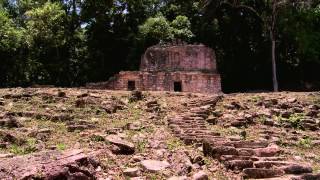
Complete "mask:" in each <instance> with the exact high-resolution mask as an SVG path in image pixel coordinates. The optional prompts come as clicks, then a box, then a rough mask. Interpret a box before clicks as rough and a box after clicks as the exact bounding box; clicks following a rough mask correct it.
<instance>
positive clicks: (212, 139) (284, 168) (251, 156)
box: [168, 96, 320, 180]
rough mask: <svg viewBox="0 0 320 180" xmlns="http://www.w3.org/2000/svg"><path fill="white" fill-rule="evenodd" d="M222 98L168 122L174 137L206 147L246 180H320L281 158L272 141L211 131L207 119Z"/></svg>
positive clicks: (193, 105) (192, 106) (190, 105)
mask: <svg viewBox="0 0 320 180" xmlns="http://www.w3.org/2000/svg"><path fill="white" fill-rule="evenodd" d="M220 98H221V97H219V96H215V97H208V98H202V99H197V100H194V101H191V102H189V103H188V105H187V108H188V109H187V110H186V111H185V112H184V113H181V114H178V115H175V116H174V117H171V118H168V125H169V127H170V129H171V130H172V133H173V134H174V135H175V136H176V137H178V138H180V139H181V140H182V141H184V143H186V144H189V145H191V144H199V145H201V144H202V146H203V153H204V155H205V156H211V157H213V158H215V159H218V160H219V161H220V162H221V163H223V164H224V165H225V167H226V168H227V169H229V170H231V171H233V172H235V173H241V175H242V176H243V177H244V178H253V179H262V178H278V179H292V180H298V179H301V180H302V179H305V180H313V179H315V180H317V179H320V174H318V175H315V174H312V171H313V170H312V168H311V167H310V166H308V165H304V164H301V163H299V162H292V161H290V160H288V158H286V157H284V156H281V152H282V150H281V148H280V147H278V146H277V145H275V144H272V143H269V142H268V141H247V140H233V139H228V138H225V137H222V136H220V134H219V133H216V132H213V131H212V130H210V129H209V128H208V127H207V122H206V119H207V118H208V117H209V114H210V111H211V110H212V109H213V108H214V106H215V105H216V103H217V102H218V101H219V99H220Z"/></svg>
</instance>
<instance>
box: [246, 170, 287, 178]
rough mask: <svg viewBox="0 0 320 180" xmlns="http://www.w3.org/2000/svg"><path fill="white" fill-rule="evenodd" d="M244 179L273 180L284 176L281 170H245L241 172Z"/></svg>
mask: <svg viewBox="0 0 320 180" xmlns="http://www.w3.org/2000/svg"><path fill="white" fill-rule="evenodd" d="M243 174H244V177H245V178H255V179H261V178H273V177H280V176H283V175H284V174H285V172H284V171H283V170H281V169H263V168H246V169H244V170H243Z"/></svg>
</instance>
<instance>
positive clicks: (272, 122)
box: [263, 118, 274, 126]
mask: <svg viewBox="0 0 320 180" xmlns="http://www.w3.org/2000/svg"><path fill="white" fill-rule="evenodd" d="M263 123H264V125H267V126H273V125H274V121H273V120H272V119H269V118H267V119H266V120H265V121H264V122H263Z"/></svg>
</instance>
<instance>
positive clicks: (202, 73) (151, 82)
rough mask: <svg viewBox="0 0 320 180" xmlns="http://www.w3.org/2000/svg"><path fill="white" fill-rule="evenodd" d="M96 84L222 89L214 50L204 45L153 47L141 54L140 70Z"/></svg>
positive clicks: (144, 88) (153, 88)
mask: <svg viewBox="0 0 320 180" xmlns="http://www.w3.org/2000/svg"><path fill="white" fill-rule="evenodd" d="M96 85H98V84H96ZM99 85H100V86H102V88H105V89H112V90H142V91H176V92H196V93H218V92H220V91H221V82H220V75H219V74H218V72H217V67H216V58H215V54H214V51H213V50H212V49H210V48H208V47H206V46H204V45H183V44H181V45H180V44H179V45H170V46H160V45H157V46H152V47H150V48H148V49H147V51H146V52H145V54H144V55H143V56H142V59H141V65H140V71H122V72H120V73H119V74H117V75H115V76H114V77H113V78H111V79H110V80H109V81H108V82H106V83H100V84H99ZM88 86H89V87H92V86H94V84H89V85H88Z"/></svg>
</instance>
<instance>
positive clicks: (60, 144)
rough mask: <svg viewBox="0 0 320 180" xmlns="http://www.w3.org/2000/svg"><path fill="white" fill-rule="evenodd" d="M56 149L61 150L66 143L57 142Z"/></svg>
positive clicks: (64, 147)
mask: <svg viewBox="0 0 320 180" xmlns="http://www.w3.org/2000/svg"><path fill="white" fill-rule="evenodd" d="M57 149H58V150H60V151H63V150H65V149H66V145H65V144H64V143H59V144H57Z"/></svg>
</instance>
